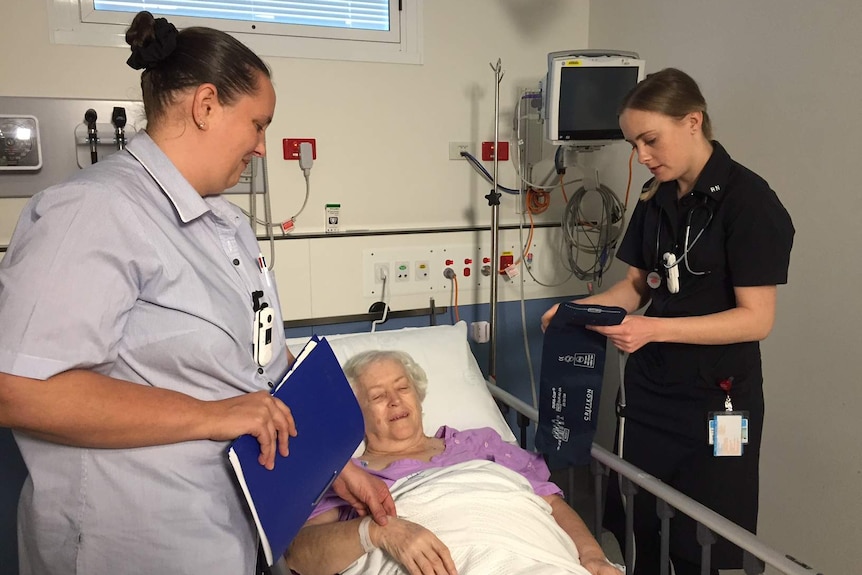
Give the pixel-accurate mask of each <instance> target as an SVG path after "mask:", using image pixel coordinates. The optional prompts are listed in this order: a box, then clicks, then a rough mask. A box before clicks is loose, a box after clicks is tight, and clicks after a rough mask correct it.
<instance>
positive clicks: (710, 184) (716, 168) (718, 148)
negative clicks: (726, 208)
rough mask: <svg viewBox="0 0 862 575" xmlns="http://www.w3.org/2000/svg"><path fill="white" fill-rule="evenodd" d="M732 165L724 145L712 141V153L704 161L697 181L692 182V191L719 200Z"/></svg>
mask: <svg viewBox="0 0 862 575" xmlns="http://www.w3.org/2000/svg"><path fill="white" fill-rule="evenodd" d="M732 166H733V160H731V159H730V155H729V154H728V153H727V150H725V149H724V146H722V145H721V144H719V143H718V142H716V141H715V140H713V141H712V155H710V156H709V160H707V161H706V165H705V166H704V167H703V170H701V172H700V176H698V178H697V181H696V182H695V183H694V187H693V188H692V192H698V193H701V194H703V195H706V196H708V197H710V198H713V199H714V200H716V201H721V199H722V198H723V197H724V194H725V190H726V188H727V182H728V180H729V179H730V169H731V167H732Z"/></svg>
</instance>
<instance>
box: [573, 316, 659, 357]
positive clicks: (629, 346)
mask: <svg viewBox="0 0 862 575" xmlns="http://www.w3.org/2000/svg"><path fill="white" fill-rule="evenodd" d="M659 321H661V320H660V319H658V318H654V317H646V316H642V315H627V316H626V317H625V318H624V319H623V321H622V323H621V324H619V325H588V326H586V327H587V328H588V329H591V330H593V331H597V332H599V333H600V334H602V335H604V336H607V338H608V339H609V340H611V342H612V343H613V344H614V345H615V346H616V347H617V348H618V349H620V350H622V351H625V352H627V353H634V352H635V351H637V350H639V349H640V348H642V347H643V346H645V345H646V344H648V343H650V342H652V341H657V339H656V333H657V332H656V328H657V327H658V324H657V322H659Z"/></svg>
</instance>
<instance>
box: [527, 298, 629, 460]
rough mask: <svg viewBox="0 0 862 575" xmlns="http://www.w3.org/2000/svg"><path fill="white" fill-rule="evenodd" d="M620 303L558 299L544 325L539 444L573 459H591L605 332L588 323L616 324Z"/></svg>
mask: <svg viewBox="0 0 862 575" xmlns="http://www.w3.org/2000/svg"><path fill="white" fill-rule="evenodd" d="M625 315H626V311H625V310H624V309H623V308H620V307H610V306H597V305H583V304H577V303H571V302H567V303H564V304H560V307H559V308H558V309H557V313H556V315H554V317H553V318H552V319H551V323H550V324H549V325H548V328H547V329H546V330H545V338H544V342H543V344H542V370H541V374H540V383H539V426H538V429H537V430H536V439H535V443H536V449H537V450H538V451H539V452H541V453H544V454H545V455H547V456H549V458H551V459H553V460H562V461H564V462H566V463H568V464H571V465H585V464H587V463H589V462H590V449H591V447H592V444H593V437H594V436H595V434H596V424H597V420H598V412H599V398H600V396H601V391H602V379H603V375H604V368H605V349H606V345H607V338H606V337H605V336H603V335H602V334H600V333H598V332H595V331H592V330H589V329H587V328H586V327H584V326H586V325H617V324H619V323H620V322H621V321H622V320H623V318H624V317H625Z"/></svg>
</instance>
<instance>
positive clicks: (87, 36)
mask: <svg viewBox="0 0 862 575" xmlns="http://www.w3.org/2000/svg"><path fill="white" fill-rule="evenodd" d="M422 2H423V0H162V1H144V0H48V6H49V26H50V28H51V37H52V41H53V42H55V43H58V44H78V45H91V46H93V45H95V46H124V45H125V42H124V41H123V35H124V33H125V28H126V27H127V26H128V25H129V23H130V22H131V21H132V18H133V17H134V15H135V14H136V13H137V12H139V11H141V10H148V11H149V12H152V13H153V14H154V15H155V16H157V17H158V16H164V17H166V18H167V19H168V20H170V21H171V22H172V23H173V24H175V25H176V26H177V27H178V28H187V27H189V26H208V27H211V28H216V29H219V30H223V31H225V32H228V33H231V34H233V35H234V36H236V37H237V38H239V39H240V40H241V41H242V42H244V43H245V44H247V45H248V46H249V47H250V48H252V49H253V50H255V51H256V52H257V53H258V54H260V55H262V56H287V57H306V58H324V59H336V60H338V59H343V60H363V61H374V62H399V63H411V64H419V63H421V60H422V56H421V28H420V26H421V24H420V21H421V7H422Z"/></svg>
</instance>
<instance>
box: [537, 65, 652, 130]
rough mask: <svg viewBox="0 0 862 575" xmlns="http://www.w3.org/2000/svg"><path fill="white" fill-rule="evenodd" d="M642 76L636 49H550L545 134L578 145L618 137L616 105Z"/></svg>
mask: <svg viewBox="0 0 862 575" xmlns="http://www.w3.org/2000/svg"><path fill="white" fill-rule="evenodd" d="M643 78H644V61H643V60H640V59H639V58H638V55H637V54H636V53H634V52H621V51H608V50H567V51H562V52H551V53H550V54H548V72H547V76H546V77H545V82H544V86H543V92H544V106H543V109H544V112H543V120H544V122H545V139H546V140H548V141H549V142H550V143H551V144H553V145H555V146H560V145H571V146H578V147H600V146H603V145H605V144H609V143H611V142H614V141H617V140H622V139H623V133H622V130H620V127H619V122H618V118H617V114H618V112H619V106H620V104H621V103H622V101H623V98H624V97H625V96H626V94H628V92H629V90H631V89H632V88H634V87H635V85H637V83H638V82H640V81H641V80H643Z"/></svg>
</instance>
